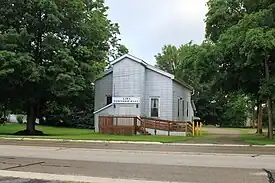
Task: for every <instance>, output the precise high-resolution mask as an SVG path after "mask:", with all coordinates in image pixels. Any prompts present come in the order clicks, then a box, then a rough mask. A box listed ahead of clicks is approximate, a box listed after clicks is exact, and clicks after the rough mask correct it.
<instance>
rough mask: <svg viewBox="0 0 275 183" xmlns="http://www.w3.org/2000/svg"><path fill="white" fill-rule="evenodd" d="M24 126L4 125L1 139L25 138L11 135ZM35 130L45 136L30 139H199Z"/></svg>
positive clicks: (50, 128) (156, 140)
mask: <svg viewBox="0 0 275 183" xmlns="http://www.w3.org/2000/svg"><path fill="white" fill-rule="evenodd" d="M24 129H25V125H24V124H23V125H20V124H6V125H5V126H0V136H1V137H26V136H15V135H12V134H13V133H15V132H17V131H20V130H24ZM36 129H37V130H41V131H43V132H44V133H45V134H47V136H32V137H31V138H47V139H71V140H113V141H148V142H163V143H169V142H184V141H188V140H194V139H198V138H203V137H204V136H201V137H182V136H134V135H133V136H120V135H106V134H99V133H95V132H94V131H93V130H89V129H74V128H60V127H49V126H40V125H37V127H36Z"/></svg>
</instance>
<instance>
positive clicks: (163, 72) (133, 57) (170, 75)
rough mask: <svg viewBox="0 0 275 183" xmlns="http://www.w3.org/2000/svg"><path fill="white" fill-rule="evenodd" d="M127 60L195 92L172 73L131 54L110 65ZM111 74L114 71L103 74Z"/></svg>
mask: <svg viewBox="0 0 275 183" xmlns="http://www.w3.org/2000/svg"><path fill="white" fill-rule="evenodd" d="M125 58H129V59H131V60H133V61H135V62H137V63H140V64H142V65H143V66H144V67H146V68H147V69H150V70H152V71H154V72H156V73H159V74H161V75H164V76H166V77H169V78H170V79H172V80H173V81H175V82H177V83H179V84H181V85H182V86H184V87H186V88H187V89H190V90H193V87H192V86H190V85H189V84H187V83H185V82H183V81H179V80H177V79H175V76H174V75H173V74H170V73H168V72H165V71H163V70H161V69H158V68H156V67H154V66H152V65H150V64H148V63H146V62H145V61H143V60H142V59H140V58H137V57H135V56H133V55H130V54H125V55H122V56H121V57H119V58H117V59H115V60H114V61H112V62H110V65H111V66H113V65H115V64H116V63H118V62H120V61H122V60H123V59H125ZM111 72H112V69H108V71H106V72H105V73H104V74H103V76H105V75H107V74H109V73H111ZM98 79H100V78H98Z"/></svg>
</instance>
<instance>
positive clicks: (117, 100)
mask: <svg viewBox="0 0 275 183" xmlns="http://www.w3.org/2000/svg"><path fill="white" fill-rule="evenodd" d="M139 103H140V97H113V104H139Z"/></svg>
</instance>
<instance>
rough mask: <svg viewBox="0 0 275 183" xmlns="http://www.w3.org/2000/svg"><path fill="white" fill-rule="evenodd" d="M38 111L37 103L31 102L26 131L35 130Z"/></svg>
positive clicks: (32, 131)
mask: <svg viewBox="0 0 275 183" xmlns="http://www.w3.org/2000/svg"><path fill="white" fill-rule="evenodd" d="M36 111H37V108H36V105H35V104H29V106H28V110H27V126H26V131H28V132H29V133H31V134H32V133H34V132H35V120H36Z"/></svg>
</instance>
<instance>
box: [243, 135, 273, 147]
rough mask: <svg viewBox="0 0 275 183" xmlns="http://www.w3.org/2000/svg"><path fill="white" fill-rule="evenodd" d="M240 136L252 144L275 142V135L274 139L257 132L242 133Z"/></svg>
mask: <svg viewBox="0 0 275 183" xmlns="http://www.w3.org/2000/svg"><path fill="white" fill-rule="evenodd" d="M240 138H241V139H242V140H243V141H244V142H246V143H248V144H251V145H266V144H267V145H270V144H275V137H274V139H273V140H269V139H268V138H267V137H266V136H265V135H257V134H241V135H240Z"/></svg>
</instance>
